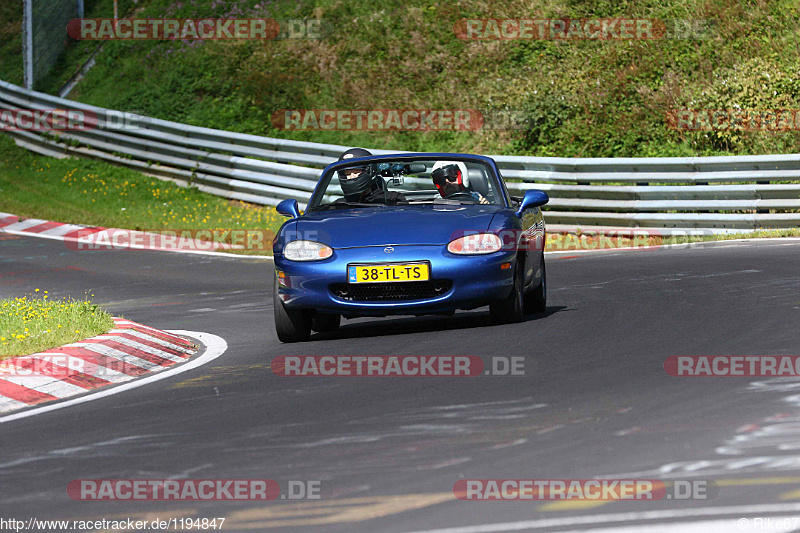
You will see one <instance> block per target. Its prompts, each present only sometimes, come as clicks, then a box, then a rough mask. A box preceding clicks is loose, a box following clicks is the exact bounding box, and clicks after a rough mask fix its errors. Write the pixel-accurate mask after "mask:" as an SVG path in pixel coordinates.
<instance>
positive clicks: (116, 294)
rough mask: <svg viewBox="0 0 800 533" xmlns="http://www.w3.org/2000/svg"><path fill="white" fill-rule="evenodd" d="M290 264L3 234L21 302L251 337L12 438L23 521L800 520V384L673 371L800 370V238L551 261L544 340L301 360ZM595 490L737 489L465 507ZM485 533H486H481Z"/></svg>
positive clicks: (440, 328)
mask: <svg viewBox="0 0 800 533" xmlns="http://www.w3.org/2000/svg"><path fill="white" fill-rule="evenodd" d="M271 268H272V266H271V262H270V261H268V260H263V259H260V260H259V259H243V258H232V259H231V258H224V257H222V258H221V257H211V256H199V255H183V254H174V253H165V252H142V251H92V252H87V251H74V250H69V249H68V248H67V247H66V246H65V245H64V244H63V243H61V242H58V241H51V240H46V239H38V238H30V237H17V236H11V235H1V234H0V295H2V296H3V297H8V296H19V295H22V294H25V293H27V292H29V291H32V290H33V289H35V288H40V289H43V290H44V289H46V290H48V291H50V294H51V295H52V296H53V297H54V298H57V297H64V296H75V297H82V296H83V294H84V293H85V292H88V293H89V294H94V298H93V300H95V301H96V302H98V303H100V304H101V305H103V306H104V307H105V308H107V309H109V310H110V311H112V312H114V313H116V314H121V315H123V316H124V317H125V318H128V319H130V320H134V321H137V322H141V323H144V324H147V325H150V326H154V327H157V328H161V329H181V330H190V331H197V332H207V333H212V334H214V335H218V336H220V337H222V338H224V339H225V340H226V341H227V343H228V349H227V351H226V352H225V353H224V354H223V355H222V356H221V357H219V358H218V359H216V360H214V361H212V362H210V363H208V364H207V365H205V366H202V367H199V368H196V369H193V370H190V371H188V372H186V373H183V374H180V375H177V376H175V377H172V378H168V379H164V380H162V381H158V382H155V383H151V384H147V385H144V386H142V387H139V388H136V389H133V390H129V391H125V392H122V393H120V394H116V395H112V396H110V397H106V398H102V399H99V400H96V401H90V402H87V403H83V404H80V405H74V406H70V407H66V408H64V409H60V410H55V411H51V412H46V413H42V414H37V415H34V416H30V417H27V418H23V419H19V420H12V421H9V422H5V423H2V424H0V449H2V454H0V506H1V507H2V511H3V512H2V515H3V516H4V517H7V518H8V517H14V518H18V519H28V517H37V518H40V519H72V520H87V519H93V520H94V519H102V518H106V519H113V518H117V519H119V518H128V517H131V518H135V519H136V518H137V517H138V518H139V519H141V518H145V519H149V520H152V519H154V518H156V517H158V518H161V519H168V518H172V517H178V518H180V517H195V518H197V517H199V518H220V517H225V518H226V521H225V523H224V527H223V528H222V530H223V531H297V532H305V531H315V532H316V531H320V532H322V531H325V532H351V531H353V532H377V531H381V532H383V531H386V532H396V533H401V532H411V531H430V530H437V529H444V528H452V531H454V532H457V531H458V532H460V531H463V532H466V531H511V530H519V531H595V530H597V531H612V530H613V531H648V530H649V529H647V528H646V527H645V526H651V525H653V524H656V523H658V524H662V525H667V526H670V527H672V529H659V530H658V531H735V530H736V527H735V524H737V523H738V522H737V520H738V519H739V518H742V517H747V518H748V519H749V520H752V519H754V518H755V517H773V518H786V517H797V516H800V490H798V489H800V452H799V451H798V450H800V423H799V422H800V379H793V378H783V379H770V378H747V377H726V378H720V377H716V378H700V377H695V378H686V377H673V376H669V375H668V374H667V373H666V372H665V370H664V367H663V365H664V361H665V360H666V358H667V357H669V356H672V355H800V328H798V325H800V240H797V239H795V240H759V241H753V242H749V243H745V242H740V241H737V242H729V243H708V244H705V245H702V246H700V245H694V246H692V247H685V248H679V249H658V250H650V251H635V252H621V251H618V252H611V253H609V252H601V253H593V254H585V255H580V256H561V257H556V256H548V269H547V270H548V286H549V287H548V288H549V302H548V303H549V307H548V310H547V313H545V314H544V315H541V316H529V317H527V319H526V320H525V321H524V322H523V323H520V324H514V325H506V326H491V325H490V324H489V315H488V309H486V308H485V309H480V310H475V311H469V312H461V313H457V314H456V315H455V316H453V317H419V318H399V319H398V318H392V319H360V320H353V321H345V322H344V323H343V326H342V328H341V329H340V331H339V332H337V333H333V334H316V335H314V336H313V337H312V341H311V342H307V343H299V344H293V345H284V344H281V343H279V342H278V340H277V338H276V336H275V332H274V328H273V323H272V320H273V318H272V300H271V294H272V292H271V291H272V270H271ZM281 355H477V356H483V357H490V356H523V357H524V358H525V375H524V376H481V377H470V378H452V377H451V378H440V377H425V378H407V377H406V378H367V377H336V378H314V377H303V378H298V377H280V376H277V375H275V374H273V373H272V372H271V371H270V361H271V360H272V359H273V358H274V357H276V356H281ZM594 477H608V478H615V479H616V478H630V479H632V478H637V479H663V480H705V481H713V482H714V483H715V484H716V486H717V487H718V494H715V495H714V496H715V497H714V498H713V499H708V500H700V499H692V500H680V501H679V500H675V499H673V500H669V501H668V500H658V501H617V502H603V501H601V502H578V501H567V502H563V501H562V502H547V501H500V502H497V501H459V500H456V499H455V498H454V496H453V485H454V484H455V483H456V482H457V481H459V480H460V479H521V478H523V479H591V478H594ZM76 479H273V480H276V481H278V482H279V484H281V487H282V488H283V487H284V485H286V484H288V482H289V481H291V480H295V481H318V482H319V486H320V496H321V497H320V498H319V499H314V500H311V499H304V500H300V501H288V500H276V501H272V502H254V501H244V502H232V501H204V502H197V501H181V502H175V501H169V502H164V501H143V502H142V501H138V502H131V501H74V500H72V499H70V497H69V496H68V495H67V492H66V487H67V485H68V483H69V482H70V481H72V480H76ZM651 511H652V513H650V512H651ZM725 520H727V522H726V521H725ZM731 520H732V521H731ZM699 521H707V522H704V523H703V524H704V525H699V524H700V522H699ZM477 525H485V526H486V527H484V528H469V527H468V526H477ZM731 525H733V526H734V527H731ZM798 525H800V524H798ZM714 527H718V529H714ZM612 528H617V529H612ZM628 528H631V529H628ZM680 528H683V529H680ZM742 530H743V529H742ZM751 530H753V531H755V530H756V529H751ZM790 530H791V529H783V530H782V531H790ZM653 531H655V529H654V530H653Z"/></svg>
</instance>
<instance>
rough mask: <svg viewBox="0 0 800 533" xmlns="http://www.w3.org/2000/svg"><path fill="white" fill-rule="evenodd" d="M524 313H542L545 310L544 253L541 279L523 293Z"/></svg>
mask: <svg viewBox="0 0 800 533" xmlns="http://www.w3.org/2000/svg"><path fill="white" fill-rule="evenodd" d="M524 304H525V312H526V313H544V312H545V311H546V310H547V270H545V267H544V254H542V280H541V281H540V282H539V286H538V287H536V288H535V289H533V290H532V291H531V292H529V293H528V294H526V295H525V298H524Z"/></svg>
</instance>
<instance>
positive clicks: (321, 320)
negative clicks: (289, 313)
mask: <svg viewBox="0 0 800 533" xmlns="http://www.w3.org/2000/svg"><path fill="white" fill-rule="evenodd" d="M341 323H342V315H328V314H324V313H316V314H315V315H314V318H312V319H311V329H312V330H314V331H319V332H323V331H336V330H337V329H339V324H341Z"/></svg>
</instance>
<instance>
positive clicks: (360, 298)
mask: <svg viewBox="0 0 800 533" xmlns="http://www.w3.org/2000/svg"><path fill="white" fill-rule="evenodd" d="M452 285H453V283H452V282H451V281H450V280H431V281H404V282H400V283H336V284H334V285H331V286H330V290H331V293H332V294H333V295H334V296H335V297H337V298H340V299H342V300H347V301H351V302H385V301H397V300H427V299H430V298H436V297H438V296H442V295H443V294H445V293H446V292H447V291H449V290H450V287H452Z"/></svg>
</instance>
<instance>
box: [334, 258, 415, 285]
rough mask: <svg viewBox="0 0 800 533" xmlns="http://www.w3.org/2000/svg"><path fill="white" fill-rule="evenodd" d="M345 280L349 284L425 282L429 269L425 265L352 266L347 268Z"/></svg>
mask: <svg viewBox="0 0 800 533" xmlns="http://www.w3.org/2000/svg"><path fill="white" fill-rule="evenodd" d="M347 278H348V281H349V282H350V283H390V282H395V281H427V280H429V279H430V268H429V267H428V264H427V263H409V264H393V265H353V266H348V267H347Z"/></svg>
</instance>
